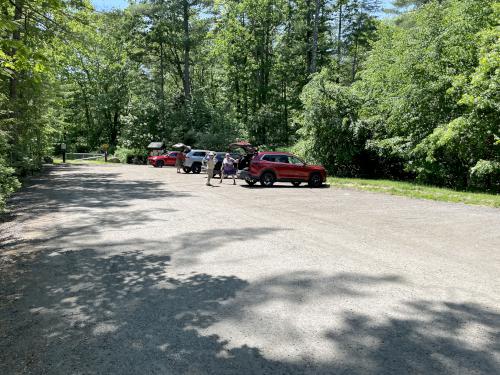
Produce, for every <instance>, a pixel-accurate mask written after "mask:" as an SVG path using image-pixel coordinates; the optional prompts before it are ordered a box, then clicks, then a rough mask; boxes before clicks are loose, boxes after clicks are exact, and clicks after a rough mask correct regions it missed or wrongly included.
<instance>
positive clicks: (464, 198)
mask: <svg viewBox="0 0 500 375" xmlns="http://www.w3.org/2000/svg"><path fill="white" fill-rule="evenodd" d="M328 183H329V184H330V186H334V187H342V188H351V189H357V190H364V191H372V192H380V193H387V194H392V195H400V196H404V197H410V198H421V199H431V200H435V201H442V202H453V203H465V204H472V205H480V206H489V207H500V194H487V193H472V192H466V191H457V190H452V189H445V188H439V187H434V186H428V185H420V184H415V183H411V182H402V181H390V180H367V179H358V178H340V177H329V178H328Z"/></svg>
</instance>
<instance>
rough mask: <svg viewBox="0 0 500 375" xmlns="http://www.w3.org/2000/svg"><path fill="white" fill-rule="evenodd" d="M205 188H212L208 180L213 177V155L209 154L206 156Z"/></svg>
mask: <svg viewBox="0 0 500 375" xmlns="http://www.w3.org/2000/svg"><path fill="white" fill-rule="evenodd" d="M206 161H207V186H212V184H211V183H210V180H211V179H212V177H213V176H214V168H215V162H216V160H215V154H214V153H213V152H210V153H209V154H208V156H207V160H206Z"/></svg>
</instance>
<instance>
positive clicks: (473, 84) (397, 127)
mask: <svg viewBox="0 0 500 375" xmlns="http://www.w3.org/2000/svg"><path fill="white" fill-rule="evenodd" d="M493 4H494V1H492V0H471V1H466V2H464V1H458V0H447V1H442V2H437V1H432V2H428V3H427V4H420V5H421V6H419V8H418V9H417V10H415V11H412V12H410V13H406V14H403V15H402V16H400V18H399V19H398V20H397V22H394V23H391V22H387V23H386V24H385V25H383V26H382V27H381V28H380V29H379V34H378V36H379V38H378V40H377V41H376V42H375V43H374V45H373V50H372V53H371V55H370V57H369V58H368V60H367V61H366V64H365V69H364V70H363V71H362V72H361V74H360V76H361V80H360V81H359V82H357V83H356V84H355V85H354V89H355V90H356V92H358V93H359V94H358V95H359V96H361V97H362V98H363V105H362V107H361V110H360V113H359V115H360V117H361V118H362V119H363V120H364V121H365V122H366V123H367V124H368V126H369V128H370V130H371V132H372V137H371V139H370V141H369V142H368V143H367V148H368V149H371V150H373V151H375V153H376V155H377V157H378V163H379V164H380V165H381V168H380V171H382V172H383V173H382V175H384V176H389V177H402V176H405V175H406V176H407V177H409V176H415V177H416V178H417V179H418V180H419V181H422V182H429V183H433V184H437V185H444V186H453V187H459V188H466V187H467V185H468V175H469V170H470V168H472V167H473V166H474V165H475V164H476V163H477V162H478V160H480V159H485V160H488V159H489V160H498V158H499V155H500V154H499V149H498V148H499V147H498V144H496V143H495V140H496V139H498V137H499V126H498V118H499V115H500V112H499V106H498V103H499V97H498V95H499V94H498V93H499V91H500V90H499V78H498V74H499V73H498V72H499V68H498V67H499V57H498V56H499V55H498V49H499V47H498V37H499V30H498V27H497V26H496V22H497V21H496V20H498V6H497V7H496V8H494V7H493ZM402 21H404V22H402ZM398 169H399V170H398Z"/></svg>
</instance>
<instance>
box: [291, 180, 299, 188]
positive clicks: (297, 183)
mask: <svg viewBox="0 0 500 375" xmlns="http://www.w3.org/2000/svg"><path fill="white" fill-rule="evenodd" d="M300 184H301V182H300V181H294V182H292V185H293V186H295V187H298V186H300Z"/></svg>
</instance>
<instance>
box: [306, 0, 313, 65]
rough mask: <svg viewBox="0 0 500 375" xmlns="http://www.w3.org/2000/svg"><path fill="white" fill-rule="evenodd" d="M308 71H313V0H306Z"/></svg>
mask: <svg viewBox="0 0 500 375" xmlns="http://www.w3.org/2000/svg"><path fill="white" fill-rule="evenodd" d="M306 8H307V12H306V72H307V73H310V72H311V60H312V56H311V55H312V49H313V48H312V45H311V0H306Z"/></svg>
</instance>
